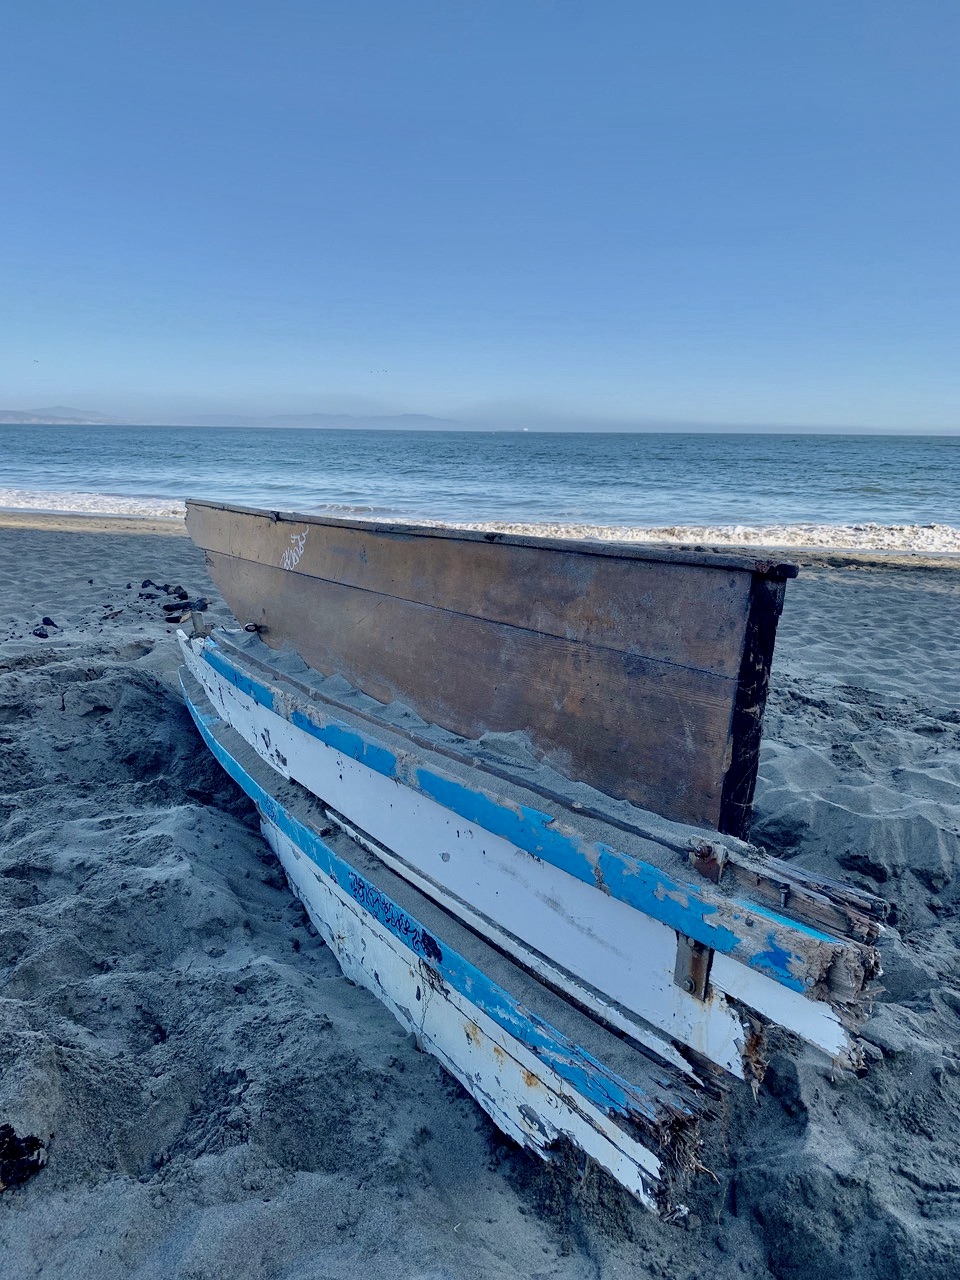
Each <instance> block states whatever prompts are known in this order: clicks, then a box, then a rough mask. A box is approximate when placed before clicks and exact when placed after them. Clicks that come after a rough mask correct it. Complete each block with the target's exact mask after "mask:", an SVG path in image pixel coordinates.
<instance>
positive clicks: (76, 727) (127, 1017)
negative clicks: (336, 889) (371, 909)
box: [0, 512, 960, 1280]
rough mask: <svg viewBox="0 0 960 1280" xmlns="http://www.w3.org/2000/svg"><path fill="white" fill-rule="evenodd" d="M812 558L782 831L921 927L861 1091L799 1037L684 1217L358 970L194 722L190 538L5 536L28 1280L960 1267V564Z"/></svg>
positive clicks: (9, 907) (765, 823)
mask: <svg viewBox="0 0 960 1280" xmlns="http://www.w3.org/2000/svg"><path fill="white" fill-rule="evenodd" d="M796 557H797V559H798V560H799V561H800V562H801V563H802V565H803V568H802V570H801V573H800V576H799V578H798V579H797V580H796V581H795V582H791V583H790V584H789V585H788V590H787V603H786V607H785V610H784V615H783V619H782V622H781V626H780V631H779V635H778V641H777V650H776V655H775V659H774V670H773V679H772V685H771V695H770V701H769V703H768V708H767V715H766V720H765V733H764V747H763V753H762V759H761V770H760V781H759V784H758V792H757V800H756V822H755V827H754V833H753V834H754V839H755V840H756V841H757V842H758V843H760V844H763V845H764V846H766V847H767V848H769V849H770V850H771V851H772V852H774V853H776V854H778V855H780V856H782V857H785V858H789V859H796V860H797V861H798V863H799V865H801V866H804V867H808V868H811V869H813V870H815V871H817V872H820V873H823V874H826V875H831V876H834V877H835V878H838V879H844V880H847V881H849V882H851V883H853V884H855V885H858V886H860V887H862V888H864V889H868V890H870V891H872V892H876V893H879V894H881V895H882V896H883V897H884V898H886V899H887V900H888V901H890V902H891V904H892V914H891V918H890V927H889V928H888V930H887V932H886V934H885V936H884V938H883V941H882V952H883V967H884V976H883V979H882V990H881V991H880V992H878V997H877V1003H876V1006H875V1010H874V1013H873V1016H872V1018H871V1020H870V1022H869V1023H868V1024H867V1026H866V1028H865V1031H864V1035H865V1040H866V1046H867V1056H868V1066H867V1069H866V1071H865V1072H864V1073H863V1074H862V1075H860V1076H859V1077H857V1076H855V1075H853V1074H850V1073H841V1072H836V1071H834V1070H832V1069H831V1067H830V1065H829V1064H828V1063H826V1062H825V1060H823V1059H822V1058H819V1057H818V1056H817V1055H816V1054H815V1053H814V1052H813V1051H812V1050H811V1051H809V1052H802V1051H800V1050H798V1049H796V1048H795V1047H794V1046H786V1045H784V1046H783V1048H782V1050H781V1051H778V1052H776V1053H775V1054H774V1056H773V1058H772V1060H771V1064H770V1068H769V1070H768V1073H767V1077H766V1080H765V1082H764V1085H763V1087H762V1088H761V1090H760V1093H759V1097H758V1098H757V1099H756V1100H754V1098H753V1096H752V1094H751V1092H750V1090H749V1089H747V1088H741V1087H736V1086H735V1087H732V1088H731V1089H730V1090H729V1092H728V1093H727V1094H726V1095H725V1096H724V1098H723V1099H722V1100H721V1102H720V1103H719V1104H718V1106H719V1109H720V1112H721V1123H720V1124H719V1125H717V1126H715V1127H714V1130H713V1133H714V1134H715V1139H714V1140H713V1145H712V1146H711V1147H710V1148H709V1149H708V1150H707V1151H706V1152H705V1155H704V1160H705V1163H706V1165H707V1166H708V1168H709V1170H710V1173H709V1174H702V1175H700V1176H699V1177H698V1178H696V1179H695V1181H693V1182H692V1183H691V1185H690V1188H689V1196H688V1199H687V1203H688V1204H689V1206H690V1209H691V1213H690V1214H689V1216H688V1217H686V1218H685V1219H683V1220H682V1221H680V1222H677V1223H673V1224H666V1223H664V1222H662V1221H659V1220H657V1219H656V1218H654V1217H653V1216H651V1215H650V1214H648V1213H647V1212H645V1211H644V1210H643V1209H642V1208H641V1207H640V1206H639V1205H637V1204H635V1203H634V1202H633V1201H632V1200H631V1199H630V1197H629V1196H628V1195H627V1194H626V1193H625V1192H623V1191H621V1190H620V1189H619V1188H618V1187H617V1186H616V1185H615V1184H614V1183H613V1182H612V1181H610V1180H609V1179H608V1178H606V1176H601V1175H599V1174H598V1173H596V1171H593V1170H591V1169H589V1168H588V1169H587V1170H586V1171H585V1172H584V1171H580V1172H579V1173H576V1172H574V1173H571V1171H569V1170H567V1169H563V1168H553V1167H550V1166H548V1165H544V1164H541V1162H539V1161H538V1160H536V1159H535V1158H533V1157H531V1156H528V1155H527V1154H525V1153H524V1152H522V1151H519V1150H518V1149H517V1148H515V1147H514V1146H513V1145H512V1144H511V1143H510V1142H508V1141H507V1140H506V1139H504V1138H502V1137H501V1136H500V1135H499V1133H498V1132H497V1130H496V1129H495V1127H494V1126H493V1124H492V1123H491V1122H490V1121H489V1120H488V1118H487V1117H486V1116H485V1114H484V1113H483V1112H481V1111H480V1109H479V1108H478V1107H477V1106H476V1105H475V1104H474V1102H473V1101H472V1099H471V1098H470V1097H469V1096H468V1095H467V1094H466V1093H465V1092H464V1091H463V1090H462V1089H461V1088H460V1086H459V1085H458V1084H456V1083H455V1082H454V1081H453V1080H452V1079H451V1078H450V1077H449V1076H447V1075H446V1074H445V1073H444V1071H443V1069H442V1068H441V1067H440V1066H439V1064H438V1063H437V1062H435V1061H434V1060H433V1059H432V1058H430V1057H428V1056H426V1055H424V1054H422V1053H419V1052H418V1051H417V1048H416V1045H415V1044H414V1043H413V1042H412V1040H411V1039H410V1038H409V1037H407V1036H406V1035H405V1034H404V1033H403V1031H402V1030H401V1028H400V1027H399V1025H398V1024H397V1023H396V1022H394V1020H393V1019H392V1018H391V1016H390V1015H389V1013H388V1012H387V1011H386V1010H385V1009H384V1008H383V1007H382V1006H381V1005H380V1004H379V1003H378V1002H377V1001H376V1000H375V999H374V998H373V997H372V996H371V995H369V994H368V993H367V992H366V991H364V990H362V989H360V988H358V987H355V986H352V985H351V984H349V983H348V982H347V981H346V980H345V979H344V978H343V977H342V976H341V974H340V972H339V969H338V967H337V966H336V964H335V962H334V961H333V959H332V957H331V955H330V953H329V952H328V951H327V949H326V948H325V947H323V946H322V944H321V943H320V942H319V940H318V939H317V937H316V936H315V934H314V933H313V931H312V929H311V928H310V927H309V926H308V923H307V921H306V919H305V917H304V915H303V912H302V909H301V908H300V906H299V904H298V903H297V902H296V901H295V900H294V899H293V898H292V897H291V895H290V893H289V891H288V889H287V887H286V885H285V883H284V880H283V877H282V873H281V872H280V869H279V866H278V864H277V863H276V862H275V860H274V859H273V857H272V855H271V854H270V852H269V850H268V848H267V847H266V845H265V844H264V842H263V840H262V839H261V837H260V834H259V828H258V824H257V821H256V816H255V813H254V811H253V809H252V806H251V805H250V804H249V802H248V801H247V800H246V799H245V798H244V797H243V796H242V794H241V793H240V792H239V791H238V790H237V789H236V788H235V787H234V785H233V784H232V783H231V782H230V780H229V779H228V778H227V777H226V775H225V774H223V773H222V772H221V771H220V769H219V767H218V766H217V765H216V763H215V762H214V761H213V760H212V758H211V757H210V756H209V754H208V753H207V751H206V748H205V747H204V746H203V744H202V743H201V741H200V739H199V737H198V736H197V734H196V732H195V730H194V728H193V726H192V723H191V722H190V720H189V717H188V715H187V712H186V710H185V708H184V707H183V705H182V701H181V698H180V694H179V689H178V685H177V679H176V671H177V666H178V662H179V652H178V649H177V646H176V643H175V634H174V633H175V630H176V628H175V626H174V625H173V624H172V623H170V622H169V621H168V618H167V615H166V614H165V611H164V608H163V606H164V605H165V604H170V603H172V602H174V601H175V600H176V593H175V589H176V588H177V587H182V588H183V591H184V592H185V593H186V594H187V596H188V597H189V598H190V599H191V600H193V601H196V600H197V599H198V598H202V599H203V600H204V601H206V602H207V603H208V608H207V610H206V611H205V613H204V617H205V618H206V619H207V620H208V621H211V622H214V623H216V622H226V621H228V620H229V613H228V611H227V609H226V607H225V606H224V605H223V603H222V602H221V601H220V600H219V597H218V595H217V592H216V589H215V588H214V587H213V586H212V584H211V582H210V580H209V578H208V577H207V574H206V570H205V567H204V563H203V558H202V554H201V553H200V552H198V551H197V550H196V549H195V548H194V546H193V544H192V543H191V542H190V540H189V539H188V538H187V537H186V536H185V535H184V531H183V526H182V523H181V522H179V521H176V520H171V519H162V518H157V519H152V520H146V519H133V518H128V519H118V518H115V517H110V516H107V515H95V516H94V515H86V516H67V515H44V514H40V513H29V512H24V513H3V514H0V746H2V751H0V823H2V827H3V834H4V839H3V843H2V845H0V1019H2V1034H0V1125H2V1124H4V1123H6V1124H10V1125H12V1126H13V1127H14V1129H15V1130H16V1132H17V1133H18V1134H19V1135H21V1136H22V1135H24V1134H28V1135H36V1136H37V1137H39V1138H40V1139H42V1141H43V1142H44V1143H45V1144H46V1145H47V1153H48V1158H47V1162H46V1164H45V1166H44V1167H43V1168H42V1169H40V1171H39V1172H37V1173H36V1174H35V1175H34V1176H32V1177H31V1178H29V1179H28V1180H27V1181H25V1182H24V1183H23V1185H22V1186H19V1187H13V1188H10V1189H9V1190H7V1191H4V1192H3V1193H2V1194H0V1256H2V1257H3V1259H4V1265H3V1270H4V1275H5V1276H7V1277H9V1278H10V1280H19V1278H20V1277H27V1276H38V1275H39V1276H48V1277H59V1276H72V1275H85V1276H89V1277H91V1278H92V1280H113V1277H131V1276H141V1277H153V1276H164V1277H166V1276H170V1277H174V1276H176V1277H196V1278H199V1277H220V1276H224V1277H226V1276H231V1277H236V1276H244V1277H264V1278H267V1277H270V1278H272V1277H278V1278H279V1277H284V1278H287V1277H289V1278H290V1280H293V1278H294V1277H296V1278H297V1280H313V1278H316V1280H320V1278H321V1277H324V1278H326V1277H336V1278H337V1280H340V1278H341V1277H343V1278H348V1277H350V1278H352V1277H355V1276H356V1277H361V1276H363V1277H367V1276H371V1275H373V1276H379V1275H388V1274H389V1275H396V1276H398V1277H404V1278H409V1280H448V1278H449V1280H460V1278H463V1280H468V1278H478V1280H479V1278H480V1277H483V1278H484V1280H486V1278H490V1280H495V1278H497V1280H498V1278H499V1277H508V1276H509V1277H515V1276H523V1277H542V1278H544V1280H545V1278H546V1277H551V1278H553V1277H556V1278H557V1280H575V1278H576V1280H579V1278H580V1277H585V1276H596V1277H603V1278H604V1280H614V1278H615V1277H617V1278H621V1277H623V1278H626V1277H647V1276H651V1277H657V1276H663V1277H667V1276H669V1277H678V1278H681V1280H687V1277H698V1278H702V1277H711V1278H713V1277H715V1278H716V1280H729V1278H732V1277H740V1276H751V1277H755V1278H758V1280H766V1278H767V1277H770V1278H771V1280H772V1278H776V1280H781V1278H783V1280H801V1278H802V1280H835V1277H836V1276H838V1275H839V1274H843V1275H845V1276H846V1277H849V1278H850V1280H868V1278H870V1280H873V1278H874V1277H887V1276H889V1277H900V1276H904V1277H905V1276H910V1277H911V1280H948V1277H949V1278H950V1280H952V1278H953V1277H954V1276H955V1275H956V1270H957V1261H956V1260H957V1257H958V1256H960V1162H958V1158H957V1151H958V1149H960V878H958V870H960V664H958V662H957V650H958V640H957V637H958V635H960V561H958V560H957V558H956V557H953V558H951V557H950V556H949V555H932V554H931V555H923V554H919V553H909V554H903V555H900V556H887V557H886V558H885V557H884V555H883V554H882V548H881V549H880V551H875V550H874V547H873V544H871V543H870V542H869V540H868V541H867V542H866V545H865V546H864V548H862V549H861V552H860V554H859V555H855V554H847V553H840V552H836V551H832V550H831V549H830V548H829V547H828V546H827V547H820V548H819V549H818V550H817V551H816V552H815V553H806V552H803V551H801V550H796ZM45 619H47V620H48V621H46V622H45V621H44V620H45Z"/></svg>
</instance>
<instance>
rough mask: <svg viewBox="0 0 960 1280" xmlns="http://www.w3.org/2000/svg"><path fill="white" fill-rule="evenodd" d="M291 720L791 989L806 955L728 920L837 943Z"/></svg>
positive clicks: (237, 679)
mask: <svg viewBox="0 0 960 1280" xmlns="http://www.w3.org/2000/svg"><path fill="white" fill-rule="evenodd" d="M203 657H204V658H205V659H206V661H208V662H209V663H210V665H211V666H212V667H213V668H214V670H215V671H217V672H218V673H219V674H220V675H222V676H223V677H224V678H225V679H227V680H229V681H230V683H231V684H234V685H235V686H236V687H237V688H238V689H239V690H240V691H241V692H243V693H245V694H247V696H248V697H250V698H252V699H253V700H254V701H255V702H258V703H259V704H260V705H261V706H263V707H265V708H266V709H267V710H270V711H274V712H275V713H276V714H280V712H279V711H278V710H277V708H276V703H275V698H274V693H273V690H272V689H271V688H270V687H269V686H268V685H266V684H263V683H262V682H261V681H258V680H256V679H253V678H251V677H250V676H248V675H247V674H246V673H244V672H242V671H240V670H239V669H238V668H237V667H235V666H233V665H232V663H231V661H230V659H229V658H227V657H226V656H225V655H223V654H222V653H221V651H220V650H219V649H218V648H217V647H216V645H215V642H214V641H211V640H208V641H207V644H206V646H205V648H204V650H203ZM290 723H291V724H293V725H295V726H296V727H297V728H299V729H301V730H303V732H304V733H307V734H309V735H310V736H311V737H313V738H316V739H318V740H319V741H320V742H323V743H324V744H325V745H326V746H329V747H331V748H332V749H333V750H336V751H340V752H342V753H343V754H345V755H349V756H350V757H351V758H352V759H354V760H358V761H360V762H361V763H363V764H365V765H366V766H367V767H368V768H370V769H372V770H373V771H374V772H375V773H379V774H381V775H383V776H384V777H387V778H390V779H392V780H394V781H401V782H402V784H403V785H405V786H410V787H411V788H412V789H413V790H416V791H419V792H420V793H421V794H423V795H425V796H428V797H429V798H430V799H432V800H435V801H436V802H437V804H440V805H442V806H443V808H445V809H447V810H449V811H450V812H451V813H455V814H456V815H457V816H458V817H461V818H463V819H464V820H465V821H467V822H472V823H474V824H476V825H477V826H478V827H481V828H482V829H483V830H484V831H489V832H490V833H491V835H495V836H500V837H501V838H502V839H504V840H507V841H509V842H510V844H512V845H515V846H516V847H517V848H518V849H523V850H524V851H525V852H527V853H530V854H533V855H534V856H535V857H539V858H542V859H543V860H544V861H545V862H549V863H551V864H552V865H553V866H555V867H557V868H558V869H559V870H562V871H565V872H566V873H567V874H568V875H571V876H574V877H575V878H576V879H578V880H581V881H583V882H584V883H585V884H590V885H594V886H597V887H599V888H601V889H602V890H603V891H604V892H607V893H609V894H610V895H611V897H614V898H617V899H618V900H619V901H621V902H625V903H626V904H627V905H628V906H630V907H633V908H634V909H635V910H637V911H642V912H644V914H646V915H649V916H651V917H652V918H653V919H655V920H659V921H661V922H662V923H663V924H666V925H668V926H669V927H670V928H672V929H677V930H678V931H679V932H681V933H683V934H686V935H687V936H688V937H691V938H694V939H696V941H697V942H702V943H703V944H704V945H705V946H708V947H711V948H713V950H715V951H719V952H721V954H723V955H730V956H732V957H734V958H735V959H737V960H738V961H740V962H741V963H742V964H745V965H747V966H748V967H749V968H751V969H754V970H756V971H757V972H758V973H762V974H764V976H765V977H768V978H772V979H773V980H774V981H775V982H778V983H780V985H781V986H784V987H787V988H789V989H790V990H791V991H799V992H804V991H806V989H807V984H806V982H805V981H804V979H803V977H798V976H797V975H798V973H799V974H805V973H806V971H807V968H808V962H807V959H806V957H805V956H803V955H802V954H801V953H799V952H797V951H793V950H790V949H788V948H787V947H785V946H784V945H783V939H782V938H781V939H780V940H779V941H778V940H777V939H776V938H775V936H774V935H773V933H772V932H770V933H768V934H767V935H765V936H763V937H762V938H761V937H759V936H758V937H754V936H752V935H750V934H747V935H746V936H744V934H740V933H738V932H736V930H735V929H733V928H730V927H729V924H732V923H735V922H736V920H737V919H738V918H740V919H743V921H744V922H745V923H744V927H745V929H746V928H747V927H748V926H746V921H747V920H748V919H749V920H755V919H757V918H758V917H762V918H764V919H766V920H768V921H769V922H770V923H771V924H775V925H777V926H778V927H779V928H781V929H785V930H788V931H790V932H794V933H797V934H801V935H803V936H805V937H807V938H810V939H811V940H815V941H819V942H825V943H828V944H831V945H833V944H836V943H837V939H836V938H833V937H831V936H830V935H829V934H826V933H821V932H820V931H819V930H817V929H814V928H812V927H810V926H809V925H806V924H803V923H802V922H801V921H798V920H791V919H789V918H788V917H786V916H778V915H777V914H776V913H775V912H771V911H769V910H767V909H766V908H763V907H761V906H759V905H758V904H756V903H753V902H747V901H740V900H736V899H732V900H730V907H731V908H732V909H733V918H732V919H731V920H730V921H729V923H728V924H724V923H723V922H722V921H721V920H720V919H718V918H717V916H718V914H719V909H718V907H717V906H716V905H715V904H713V903H710V902H706V901H704V900H703V899H702V898H701V897H700V895H699V893H698V891H697V886H696V885H694V884H691V883H690V882H688V881H682V880H677V879H675V878H674V877H673V876H671V875H669V874H668V873H667V872H665V871H663V870H662V869H661V868H660V867H656V866H654V865H653V864H651V863H647V862H643V861H642V860H641V859H639V858H636V857H634V856H633V855H631V854H626V853H623V852H622V851H621V850H618V849H614V848H612V847H611V846H609V845H606V844H603V843H601V842H597V843H591V842H588V841H586V840H578V839H577V838H576V837H574V836H571V835H570V834H569V833H568V832H564V831H558V830H556V829H554V828H553V826H552V824H553V822H554V820H555V819H554V817H553V815H551V814H549V813H544V812H543V811H542V810H539V809H535V808H533V807H531V806H527V805H517V806H515V807H510V806H508V805H506V804H504V803H503V801H501V800H499V799H497V798H495V797H493V796H490V795H489V794H487V793H486V792H483V791H478V790H476V789H475V788H473V787H470V786H467V785H466V784H465V783H463V782H460V781H458V780H456V779H453V778H450V777H447V776H445V775H443V774H438V773H436V772H434V771H433V770H432V769H429V768H427V767H425V766H421V767H419V768H418V769H417V770H416V774H415V778H414V780H413V781H412V782H411V781H408V780H407V779H399V778H398V773H397V763H398V762H397V757H396V755H395V754H394V753H393V752H392V751H389V750H387V749H386V748H384V747H382V746H380V745H379V744H378V743H376V742H375V741H372V740H371V739H370V738H369V737H367V736H365V735H364V734H362V733H360V732H357V731H355V730H353V729H350V728H348V727H347V726H346V725H344V724H342V723H340V722H337V721H335V720H331V721H328V722H326V723H323V724H320V723H318V722H317V721H316V720H314V719H313V718H312V717H311V716H310V715H308V714H306V713H305V712H303V711H300V710H294V711H293V712H292V714H291V716H290ZM328 799H332V797H328Z"/></svg>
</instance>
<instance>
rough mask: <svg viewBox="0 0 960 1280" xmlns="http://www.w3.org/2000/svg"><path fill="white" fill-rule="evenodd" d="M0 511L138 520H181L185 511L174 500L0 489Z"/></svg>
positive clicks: (108, 494)
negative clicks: (139, 518)
mask: <svg viewBox="0 0 960 1280" xmlns="http://www.w3.org/2000/svg"><path fill="white" fill-rule="evenodd" d="M0 509H3V510H5V511H44V512H56V513H57V514H63V515H86V516H139V517H141V518H142V519H154V520H156V519H159V520H164V519H167V520H182V519H183V517H184V515H185V514H186V507H185V506H184V504H183V503H182V502H179V501H178V500H177V499H176V498H125V497H122V496H120V495H119V494H111V493H68V492H59V491H57V490H53V489H51V490H43V489H2V488H0Z"/></svg>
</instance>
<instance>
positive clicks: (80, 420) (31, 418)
mask: <svg viewBox="0 0 960 1280" xmlns="http://www.w3.org/2000/svg"><path fill="white" fill-rule="evenodd" d="M116 421H117V419H116V418H108V417H107V415H106V414H105V413H97V412H96V411H95V410H93V409H71V408H70V407H69V406H68V405H65V404H55V405H53V406H52V407H51V408H49V409H0V422H6V423H23V424H25V425H27V426H31V427H33V426H36V427H59V426H73V427H95V426H101V427H102V426H106V425H108V424H109V423H111V422H116Z"/></svg>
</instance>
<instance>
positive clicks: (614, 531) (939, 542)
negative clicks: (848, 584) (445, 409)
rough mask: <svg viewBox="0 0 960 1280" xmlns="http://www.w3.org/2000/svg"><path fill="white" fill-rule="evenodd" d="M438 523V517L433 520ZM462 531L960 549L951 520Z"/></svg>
mask: <svg viewBox="0 0 960 1280" xmlns="http://www.w3.org/2000/svg"><path fill="white" fill-rule="evenodd" d="M430 523H431V524H440V523H441V522H440V521H431V522H430ZM453 527H455V528H459V529H480V530H483V531H484V532H491V533H514V534H520V535H530V536H537V537H547V538H596V539H600V540H602V541H604V542H670V543H676V542H681V543H684V544H685V545H686V544H691V543H692V544H695V545H697V546H711V547H797V548H804V547H806V548H819V549H830V550H836V551H914V552H922V553H925V554H942V553H951V552H952V553H960V528H956V527H954V526H953V525H947V524H892V525H883V524H847V525H831V524H772V525H730V524H728V525H669V526H664V527H661V528H647V527H644V526H639V525H635V526H629V527H626V528H624V527H615V526H612V525H594V524H508V523H503V522H498V521H491V522H488V523H475V524H471V523H467V522H458V523H457V524H455V525H454V526H453Z"/></svg>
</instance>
